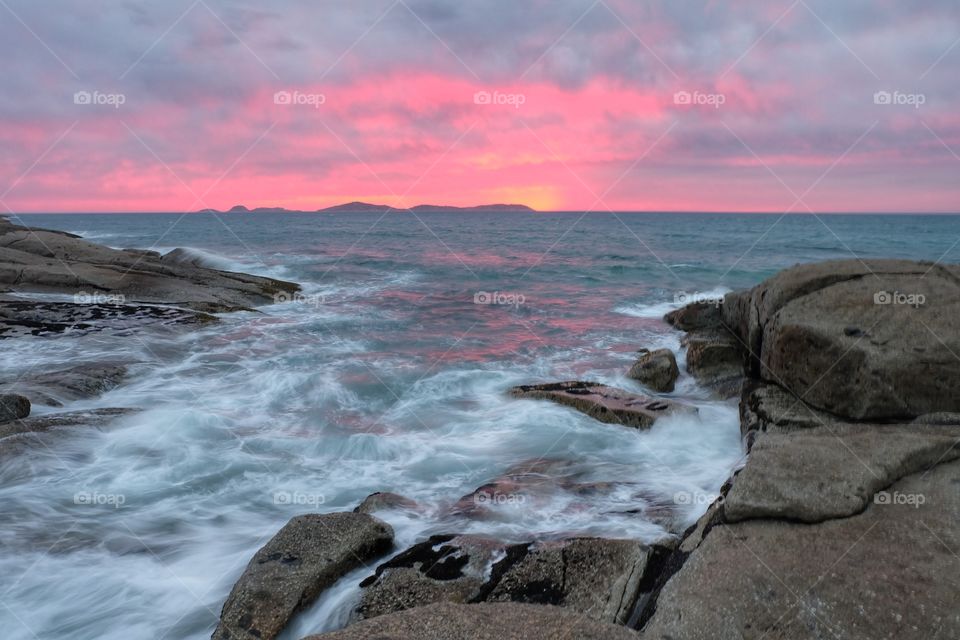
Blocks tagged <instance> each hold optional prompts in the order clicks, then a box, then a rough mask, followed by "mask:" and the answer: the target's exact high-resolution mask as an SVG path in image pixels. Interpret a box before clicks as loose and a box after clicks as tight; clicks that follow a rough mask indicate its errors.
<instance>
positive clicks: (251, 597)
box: [213, 513, 393, 640]
mask: <svg viewBox="0 0 960 640" xmlns="http://www.w3.org/2000/svg"><path fill="white" fill-rule="evenodd" d="M392 544H393V529H391V528H390V526H389V525H388V524H386V523H385V522H382V521H380V520H378V519H376V518H374V517H373V516H370V515H367V514H361V513H329V514H325V515H319V514H308V515H302V516H296V517H295V518H293V519H291V520H290V522H288V523H287V524H286V525H284V527H283V528H282V529H280V531H279V532H277V534H276V535H275V536H274V537H273V538H271V539H270V541H269V542H267V544H266V545H264V546H263V548H261V549H260V550H259V551H257V553H256V555H254V556H253V559H252V560H251V561H250V564H248V565H247V568H246V570H245V571H244V572H243V575H241V576H240V579H239V580H238V581H237V583H236V584H235V585H234V587H233V590H232V591H231V592H230V595H229V596H228V597H227V600H226V602H225V603H224V605H223V611H222V612H221V614H220V624H219V625H217V628H216V630H215V631H214V633H213V638H214V640H272V639H273V638H276V637H277V635H278V634H279V633H280V632H281V631H282V630H283V628H284V627H285V626H286V625H287V622H288V621H289V620H290V618H291V617H292V616H293V615H294V614H295V613H296V612H298V611H300V610H301V609H303V608H304V607H306V606H308V605H309V604H310V603H311V602H313V601H314V600H315V599H316V598H317V596H318V595H320V593H321V592H322V591H324V590H325V589H327V588H328V587H330V586H331V585H332V584H333V583H334V582H336V581H337V580H338V579H339V578H341V577H342V576H344V575H345V574H346V573H348V572H350V571H352V570H353V569H355V568H357V567H359V566H361V565H362V564H364V563H365V562H368V561H370V560H372V559H374V558H376V557H377V556H379V555H381V554H383V553H385V552H387V551H388V550H389V549H390V547H391V545H392Z"/></svg>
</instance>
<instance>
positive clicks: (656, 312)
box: [613, 287, 731, 318]
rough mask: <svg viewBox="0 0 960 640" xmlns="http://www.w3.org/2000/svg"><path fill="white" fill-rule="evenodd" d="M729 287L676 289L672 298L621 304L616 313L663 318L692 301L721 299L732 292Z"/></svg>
mask: <svg viewBox="0 0 960 640" xmlns="http://www.w3.org/2000/svg"><path fill="white" fill-rule="evenodd" d="M730 291H731V289H730V288H728V287H716V288H714V289H706V290H703V291H698V290H693V291H676V292H674V293H673V296H672V299H668V300H661V301H658V302H633V303H627V304H621V305H618V306H616V307H614V309H613V311H614V313H619V314H621V315H625V316H632V317H634V318H662V317H663V316H665V315H666V314H668V313H670V312H671V311H673V310H674V309H679V308H680V307H683V306H686V305H688V304H690V303H691V302H699V301H719V300H722V299H723V296H724V295H726V294H727V293H730Z"/></svg>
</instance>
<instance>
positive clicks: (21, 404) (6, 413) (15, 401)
mask: <svg viewBox="0 0 960 640" xmlns="http://www.w3.org/2000/svg"><path fill="white" fill-rule="evenodd" d="M28 415H30V400H29V398H26V397H24V396H21V395H18V394H14V393H4V394H0V423H4V422H10V421H11V420H19V419H21V418H26V417H27V416H28Z"/></svg>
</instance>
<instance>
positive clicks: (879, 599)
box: [642, 461, 960, 640]
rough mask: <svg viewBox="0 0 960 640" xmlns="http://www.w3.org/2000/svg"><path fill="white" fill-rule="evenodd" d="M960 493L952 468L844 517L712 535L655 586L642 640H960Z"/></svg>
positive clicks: (753, 525) (898, 487)
mask: <svg viewBox="0 0 960 640" xmlns="http://www.w3.org/2000/svg"><path fill="white" fill-rule="evenodd" d="M738 481H739V480H735V482H734V485H736V482H738ZM958 484H960V461H953V462H949V463H941V464H938V465H936V466H935V467H933V468H932V469H930V470H929V471H925V472H922V473H916V474H913V475H910V476H907V477H905V478H902V479H900V480H898V481H897V482H895V483H894V484H893V485H891V486H889V487H887V488H885V490H884V491H882V492H878V493H877V494H876V497H875V498H874V499H873V500H870V501H869V502H868V504H867V507H866V509H865V510H864V511H863V512H862V513H860V514H858V515H854V516H851V517H846V518H837V519H832V520H827V521H825V522H822V523H819V524H807V525H798V524H795V523H792V522H789V521H786V520H779V519H764V520H750V521H745V522H739V523H735V524H723V523H719V524H714V525H713V526H712V528H710V530H709V532H708V533H707V534H706V535H705V536H704V537H703V539H702V542H700V544H699V545H698V546H697V547H696V548H695V549H694V550H693V551H692V552H691V554H690V556H689V558H688V559H687V561H686V562H685V563H684V564H683V566H682V567H681V568H680V570H679V571H678V572H677V573H676V574H675V575H674V576H673V577H672V578H671V579H670V580H669V581H668V582H667V583H666V585H665V586H664V587H663V589H662V591H661V592H660V594H659V597H658V599H657V604H656V609H655V611H654V613H653V615H652V617H651V618H650V620H649V622H648V623H647V624H646V625H645V626H644V628H643V634H642V635H643V638H644V640H674V639H678V638H683V639H684V640H688V639H689V640H708V639H709V640H712V639H714V638H716V639H718V640H741V639H748V640H759V639H760V638H781V639H783V640H793V639H797V640H800V639H806V638H850V639H851V640H853V639H857V640H859V639H863V640H866V639H868V638H870V639H872V638H902V639H905V640H928V639H930V638H954V637H960V610H958V609H957V607H956V602H957V594H958V593H960V573H958V572H957V570H956V567H957V563H958V560H957V556H956V552H955V550H956V549H960V526H958V524H957V523H958V522H960V517H958V516H960V492H958V491H957V490H956V488H957V486H958Z"/></svg>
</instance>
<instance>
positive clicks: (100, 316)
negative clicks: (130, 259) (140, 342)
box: [0, 296, 217, 339]
mask: <svg viewBox="0 0 960 640" xmlns="http://www.w3.org/2000/svg"><path fill="white" fill-rule="evenodd" d="M216 321H217V318H216V317H215V316H211V315H209V314H206V313H200V312H196V311H189V310H186V309H178V308H174V307H160V306H153V305H133V304H75V303H72V302H42V301H30V300H24V299H22V298H16V299H13V298H10V297H4V296H0V339H3V338H19V337H25V336H40V337H56V336H62V335H71V336H77V335H84V334H88V333H95V332H98V331H113V332H116V333H118V334H121V335H122V334H123V333H132V332H133V331H136V330H138V329H140V328H143V327H147V326H153V327H177V326H191V325H204V324H208V323H211V322H216Z"/></svg>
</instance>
